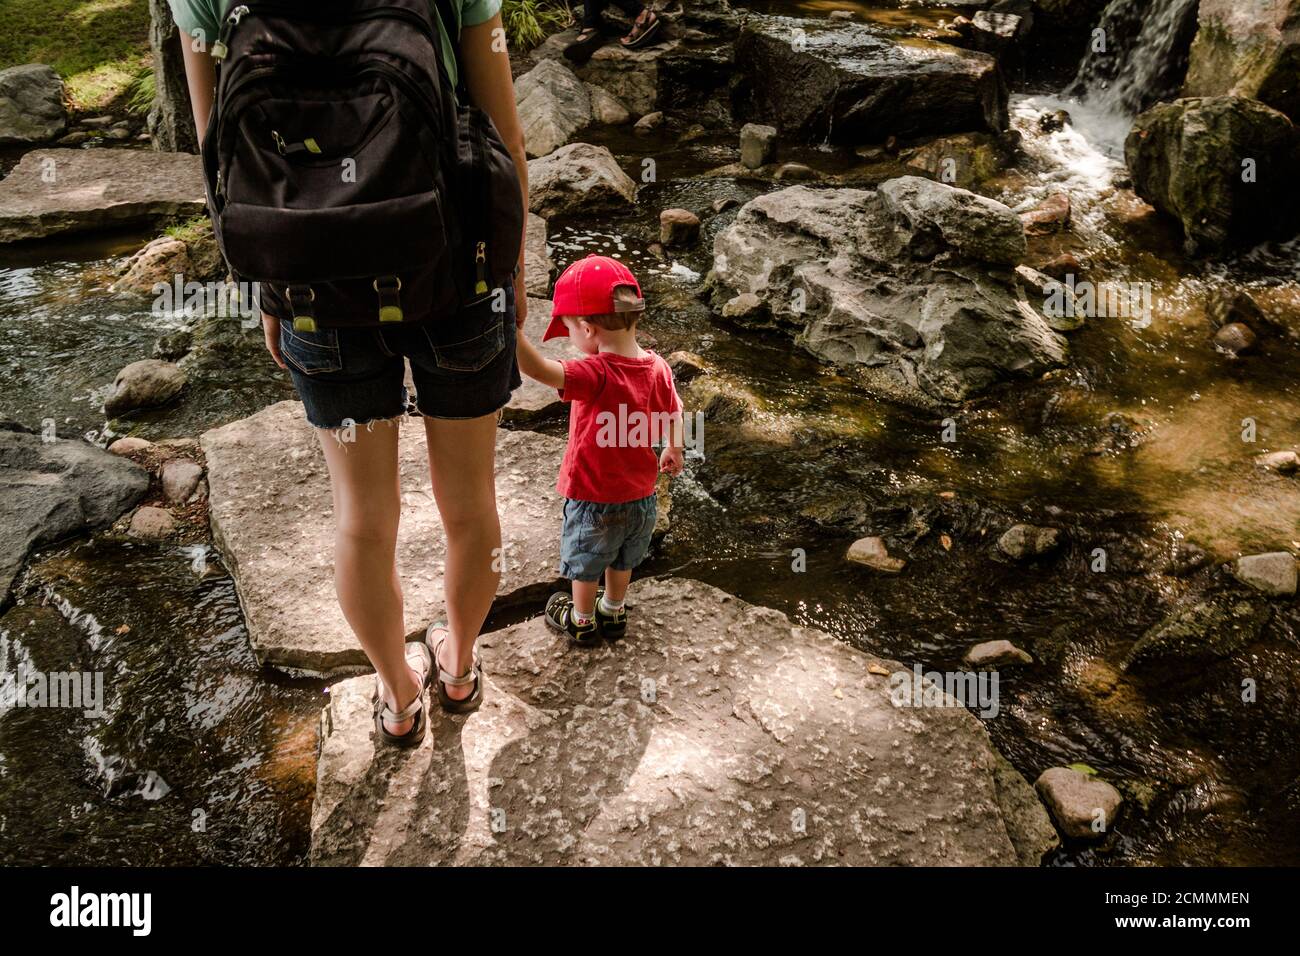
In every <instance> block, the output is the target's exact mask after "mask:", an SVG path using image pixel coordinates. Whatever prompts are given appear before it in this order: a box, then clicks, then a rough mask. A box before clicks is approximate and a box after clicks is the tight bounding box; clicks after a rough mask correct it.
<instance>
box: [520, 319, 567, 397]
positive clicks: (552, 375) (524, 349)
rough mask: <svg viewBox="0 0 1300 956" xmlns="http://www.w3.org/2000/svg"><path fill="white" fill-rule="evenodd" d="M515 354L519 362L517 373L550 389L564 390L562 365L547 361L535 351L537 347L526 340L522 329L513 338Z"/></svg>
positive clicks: (554, 361)
mask: <svg viewBox="0 0 1300 956" xmlns="http://www.w3.org/2000/svg"><path fill="white" fill-rule="evenodd" d="M515 354H516V356H517V358H518V360H519V371H521V372H523V373H524V374H525V375H527V376H528V377H529V378H533V379H536V380H537V381H539V382H541V383H542V384H543V385H549V386H550V387H551V388H555V389H562V388H564V363H563V362H557V361H556V360H555V359H548V358H547V357H546V356H544V355H542V353H541V352H539V351H537V346H535V345H534V344H533V343H532V342H530V341H529V340H528V336H526V335H524V330H523V329H520V330H519V331H518V334H517V335H516V336H515Z"/></svg>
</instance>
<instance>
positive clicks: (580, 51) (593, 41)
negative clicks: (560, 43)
mask: <svg viewBox="0 0 1300 956" xmlns="http://www.w3.org/2000/svg"><path fill="white" fill-rule="evenodd" d="M604 45H605V33H604V31H602V30H598V29H596V28H595V27H583V28H582V30H580V31H579V32H578V36H577V38H576V39H575V40H574V41H573V42H572V43H570V44H569V45H568V46H566V47H565V48H564V58H565V59H566V60H568V61H569V62H570V63H575V64H577V65H578V66H582V64H584V63H586V62H587V61H588V60H590V59H591V57H592V55H593V54H594V53H595V52H596V51H597V50H599V49H600V48H601V47H602V46H604Z"/></svg>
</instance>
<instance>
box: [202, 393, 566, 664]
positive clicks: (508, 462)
mask: <svg viewBox="0 0 1300 956" xmlns="http://www.w3.org/2000/svg"><path fill="white" fill-rule="evenodd" d="M401 428H402V434H401V442H400V454H401V481H402V499H403V501H404V502H405V508H404V509H403V514H402V525H401V533H400V535H399V538H398V545H397V555H398V566H399V568H400V569H401V571H402V584H403V588H404V590H405V596H406V614H407V622H408V624H409V625H410V626H411V627H412V628H423V627H424V626H425V625H426V624H428V622H430V621H432V620H434V618H435V617H437V616H438V615H439V614H440V613H441V611H440V608H441V605H442V566H443V561H444V560H445V557H446V541H445V539H444V537H443V533H442V523H441V521H440V520H439V518H438V513H437V509H436V508H435V506H434V503H433V497H432V494H431V493H430V491H429V469H428V455H427V453H426V451H425V442H424V433H423V430H422V429H421V428H419V427H418V424H416V423H414V422H402V423H401ZM202 447H203V453H204V455H205V456H206V458H207V464H208V487H209V499H208V503H209V509H210V518H211V523H212V534H213V540H214V541H215V542H216V544H217V547H218V548H219V549H220V551H221V554H222V557H223V560H224V562H225V564H226V566H227V567H228V568H229V569H230V572H231V574H232V575H233V576H234V578H235V582H236V585H237V586H238V588H239V597H240V604H241V605H242V607H243V609H244V614H245V617H246V618H247V621H248V633H249V640H250V641H251V643H252V645H253V650H254V652H255V653H256V654H257V657H258V660H259V661H261V662H262V663H265V664H271V665H274V666H278V667H286V668H300V669H303V670H307V671H311V672H314V673H325V674H328V673H338V672H344V671H348V670H356V669H357V668H358V667H365V666H366V658H365V655H364V654H363V653H362V652H361V646H360V645H359V644H358V643H357V641H356V638H355V637H354V636H353V634H352V631H351V629H350V628H349V627H348V625H347V623H346V622H345V621H344V619H343V615H342V613H341V612H340V611H339V607H338V602H337V600H336V598H335V595H334V570H333V551H334V547H333V539H334V529H333V521H332V520H331V518H330V514H331V505H330V487H329V476H328V473H327V472H326V469H325V461H324V458H323V457H322V455H321V451H320V445H319V442H318V439H317V436H316V432H315V430H314V429H313V428H312V427H311V426H310V425H308V424H307V420H306V418H305V417H304V416H303V410H302V405H301V404H300V403H298V402H280V403H278V404H276V405H271V406H270V407H268V408H264V409H262V410H261V411H259V412H258V413H257V414H255V415H252V416H250V417H248V418H245V419H241V420H239V421H236V422H231V423H230V424H229V425H224V426H222V427H221V428H217V429H213V430H211V431H208V432H205V433H204V434H203V436H202ZM563 451H564V441H563V440H561V439H558V438H552V437H550V436H548V435H541V434H538V433H535V432H528V431H504V430H503V431H501V432H500V433H499V435H498V438H497V501H498V504H499V507H500V512H501V533H502V541H503V548H504V553H503V557H504V561H503V565H504V572H503V574H502V579H501V586H500V589H499V591H498V599H499V600H500V601H503V602H506V603H509V602H511V601H518V600H525V599H527V600H531V599H535V598H537V597H539V596H542V595H544V594H545V593H547V592H549V590H550V589H551V588H552V587H553V586H554V584H555V583H556V581H557V579H558V577H559V573H558V569H559V556H560V524H561V519H562V515H561V506H562V499H561V498H560V497H559V496H558V495H557V494H556V493H555V477H556V475H557V474H558V473H559V467H560V457H561V455H562V454H563Z"/></svg>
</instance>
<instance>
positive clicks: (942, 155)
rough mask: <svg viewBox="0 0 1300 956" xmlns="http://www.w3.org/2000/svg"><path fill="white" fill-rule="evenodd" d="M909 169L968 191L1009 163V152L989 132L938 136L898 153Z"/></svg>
mask: <svg viewBox="0 0 1300 956" xmlns="http://www.w3.org/2000/svg"><path fill="white" fill-rule="evenodd" d="M899 158H900V159H902V160H903V161H904V162H905V163H906V165H907V167H908V169H912V170H916V171H917V172H918V173H920V174H922V175H924V176H926V177H928V178H930V179H935V180H938V181H939V182H941V183H947V184H948V185H950V186H959V187H960V188H962V189H971V188H973V187H975V186H978V185H979V184H981V183H983V182H984V181H985V180H987V179H991V178H992V177H994V176H996V175H997V174H998V173H1000V172H1001V171H1002V170H1004V169H1006V167H1007V165H1008V164H1009V163H1010V162H1011V160H1012V153H1011V150H1009V149H1008V148H1007V145H1006V143H1005V142H1004V141H1003V139H1001V138H1000V137H997V136H992V135H990V134H988V133H958V134H957V135H955V136H941V137H938V138H937V139H934V140H931V141H930V142H928V143H926V144H925V145H923V146H918V147H916V148H914V149H909V150H904V151H903V152H902V153H901V154H900V157H899Z"/></svg>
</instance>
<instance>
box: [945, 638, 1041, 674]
mask: <svg viewBox="0 0 1300 956" xmlns="http://www.w3.org/2000/svg"><path fill="white" fill-rule="evenodd" d="M962 661H963V663H965V665H966V666H967V667H971V668H974V669H975V670H997V669H998V668H999V667H1009V666H1011V665H1013V664H1032V663H1033V662H1034V659H1033V658H1032V657H1031V656H1030V655H1029V654H1027V653H1025V652H1024V651H1022V650H1021V649H1020V648H1018V647H1016V645H1014V644H1012V643H1011V642H1010V641H1005V640H1004V641H985V642H984V643H982V644H976V645H975V646H974V647H972V648H971V649H970V650H968V651H967V652H966V656H965V657H964V658H962Z"/></svg>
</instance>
